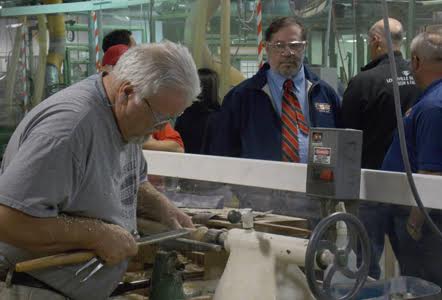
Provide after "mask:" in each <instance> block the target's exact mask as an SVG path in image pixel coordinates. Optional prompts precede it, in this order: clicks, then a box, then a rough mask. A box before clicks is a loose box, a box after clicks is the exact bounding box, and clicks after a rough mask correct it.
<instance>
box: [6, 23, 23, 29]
mask: <svg viewBox="0 0 442 300" xmlns="http://www.w3.org/2000/svg"><path fill="white" fill-rule="evenodd" d="M20 26H23V23H14V24H8V25H6V28H18V27H20Z"/></svg>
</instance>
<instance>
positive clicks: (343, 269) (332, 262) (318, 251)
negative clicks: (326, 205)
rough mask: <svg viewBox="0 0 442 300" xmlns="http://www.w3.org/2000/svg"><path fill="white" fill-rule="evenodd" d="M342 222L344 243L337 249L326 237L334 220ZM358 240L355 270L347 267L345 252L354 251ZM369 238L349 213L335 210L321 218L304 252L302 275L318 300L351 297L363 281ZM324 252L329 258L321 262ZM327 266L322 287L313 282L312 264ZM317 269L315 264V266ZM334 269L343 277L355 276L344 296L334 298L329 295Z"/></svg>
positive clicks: (333, 225) (367, 264) (334, 224)
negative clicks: (345, 231)
mask: <svg viewBox="0 0 442 300" xmlns="http://www.w3.org/2000/svg"><path fill="white" fill-rule="evenodd" d="M338 221H342V222H344V223H345V225H346V226H347V236H348V243H347V245H346V246H345V247H343V248H338V247H337V246H336V244H335V243H334V242H331V241H329V240H327V233H328V232H329V229H332V228H336V222H338ZM358 243H360V251H359V252H360V254H359V255H361V258H362V260H361V262H360V265H359V266H356V271H354V270H350V268H349V267H348V255H349V254H350V253H351V251H352V250H353V251H354V252H355V253H358V252H357V249H353V248H354V247H358ZM370 252H371V251H370V241H369V239H368V235H367V232H366V230H365V228H364V225H362V223H361V221H359V219H358V218H356V217H355V216H354V215H352V214H348V213H343V212H337V213H334V214H331V215H330V216H328V217H326V218H324V219H322V220H321V222H319V224H318V225H317V226H316V228H315V230H314V231H313V232H312V235H311V237H310V241H309V243H308V246H307V252H306V255H305V274H306V277H307V282H308V285H309V287H310V290H311V291H312V293H313V295H314V296H315V297H316V298H317V299H318V300H334V299H339V300H347V299H354V297H355V296H356V295H357V294H358V292H359V290H360V289H361V288H362V286H363V285H364V283H365V280H366V279H367V276H368V267H369V265H370ZM324 253H326V254H327V256H328V257H329V258H331V259H328V260H329V261H328V262H324V261H323V259H322V257H323V254H324ZM316 266H319V267H321V268H322V269H326V268H328V272H327V273H326V275H325V278H324V280H323V283H322V286H321V284H319V283H318V282H317V279H316V273H315V267H316ZM316 268H317V267H316ZM336 272H340V273H341V274H343V275H344V276H345V277H347V278H350V279H355V282H354V285H353V287H352V288H351V289H350V290H349V291H348V293H346V294H345V295H344V296H342V297H339V298H336V297H334V296H333V295H332V286H331V283H332V279H333V277H334V275H335V274H336Z"/></svg>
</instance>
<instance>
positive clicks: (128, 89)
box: [116, 81, 134, 104]
mask: <svg viewBox="0 0 442 300" xmlns="http://www.w3.org/2000/svg"><path fill="white" fill-rule="evenodd" d="M133 93H134V88H133V86H132V85H131V84H130V83H129V82H128V81H126V82H123V83H122V84H121V85H120V87H119V88H118V95H119V96H118V97H117V99H116V101H117V102H118V103H119V104H122V103H127V101H128V99H129V96H130V95H131V94H133Z"/></svg>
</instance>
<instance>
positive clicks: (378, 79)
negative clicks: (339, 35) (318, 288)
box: [342, 18, 419, 278]
mask: <svg viewBox="0 0 442 300" xmlns="http://www.w3.org/2000/svg"><path fill="white" fill-rule="evenodd" d="M389 25H390V31H391V37H392V41H393V50H394V58H395V61H396V67H397V73H398V81H399V91H400V98H401V106H402V113H405V112H406V111H407V110H408V109H409V108H410V107H411V106H412V105H413V104H414V101H415V100H416V99H417V97H418V95H419V90H418V88H417V87H416V86H415V81H414V78H413V76H412V75H411V71H410V68H409V63H408V62H407V61H406V60H405V59H404V58H403V57H402V53H401V52H400V49H401V44H402V40H403V36H404V32H403V27H402V24H401V23H400V22H399V21H398V20H395V19H392V18H390V19H389ZM368 48H369V49H370V55H371V62H369V63H368V64H367V65H366V66H364V67H363V68H362V70H361V71H362V72H361V73H359V74H358V75H356V76H355V77H354V78H353V79H352V80H351V81H350V83H349V85H348V87H347V90H346V91H345V93H344V97H343V102H342V125H343V127H344V128H354V129H359V130H362V131H363V148H362V168H366V169H380V168H381V166H382V161H383V160H384V156H385V154H386V153H387V150H388V148H389V146H390V144H391V141H392V137H393V133H394V131H395V129H396V115H395V108H394V98H393V79H392V76H391V72H390V62H389V60H388V48H387V40H386V35H385V32H384V24H383V20H380V21H378V22H376V23H375V24H374V25H373V26H372V27H371V29H370V30H369V32H368ZM385 214H386V208H385V207H384V206H382V205H380V204H370V205H369V204H364V205H362V206H361V209H360V218H361V220H362V221H363V222H364V223H365V226H366V227H367V231H368V232H369V236H370V238H371V241H372V244H373V249H372V252H373V256H372V264H371V266H370V276H372V277H375V278H379V275H380V268H379V259H380V256H381V254H382V251H383V248H384V235H385V233H386V232H388V230H389V228H390V226H389V224H388V221H389V220H388V218H386V215H385ZM390 236H391V237H392V236H393V235H390ZM390 239H392V238H390ZM391 242H392V245H393V247H395V242H394V241H391Z"/></svg>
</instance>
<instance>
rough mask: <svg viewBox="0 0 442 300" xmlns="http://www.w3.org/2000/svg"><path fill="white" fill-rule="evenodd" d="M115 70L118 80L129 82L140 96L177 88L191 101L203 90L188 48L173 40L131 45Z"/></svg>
mask: <svg viewBox="0 0 442 300" xmlns="http://www.w3.org/2000/svg"><path fill="white" fill-rule="evenodd" d="M112 73H113V74H114V75H115V77H116V78H117V80H118V81H119V82H124V81H128V82H130V84H131V85H132V86H133V87H134V89H135V92H136V93H137V94H138V95H139V96H140V97H141V98H148V97H151V96H153V95H156V94H158V93H159V92H160V91H161V90H165V89H174V90H177V91H180V92H182V93H183V94H184V97H185V99H186V100H187V101H189V102H190V101H192V99H194V98H196V96H198V95H199V94H200V92H201V89H200V80H199V77H198V72H197V69H196V66H195V62H194V61H193V58H192V55H191V54H190V52H189V50H188V49H187V48H186V47H184V46H183V45H180V44H175V43H172V42H170V41H163V42H161V43H152V44H143V45H139V46H135V47H132V48H130V49H129V50H127V52H126V53H124V54H123V55H122V56H121V58H120V59H119V60H118V62H117V64H116V65H115V67H114V69H113V71H112Z"/></svg>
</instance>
